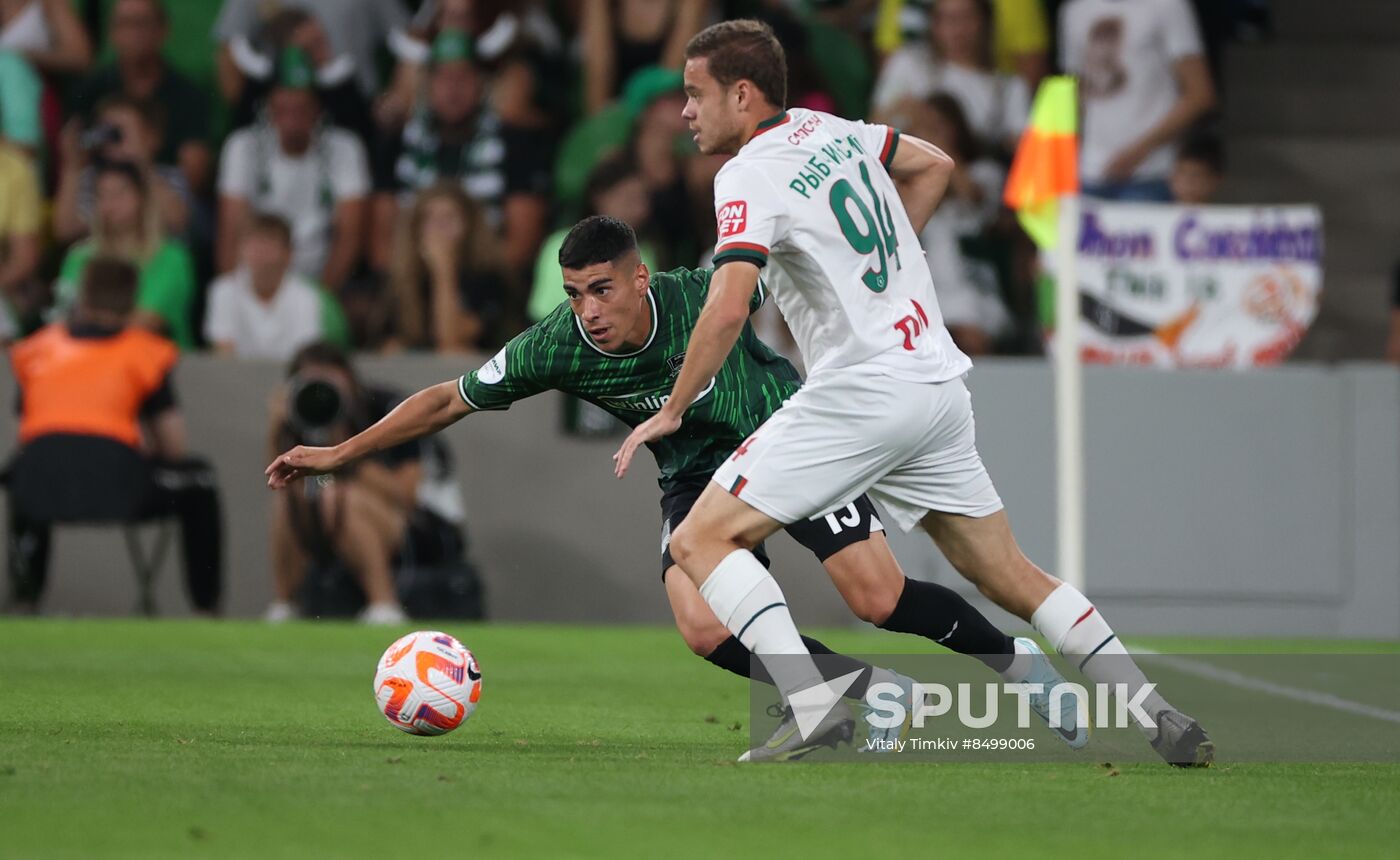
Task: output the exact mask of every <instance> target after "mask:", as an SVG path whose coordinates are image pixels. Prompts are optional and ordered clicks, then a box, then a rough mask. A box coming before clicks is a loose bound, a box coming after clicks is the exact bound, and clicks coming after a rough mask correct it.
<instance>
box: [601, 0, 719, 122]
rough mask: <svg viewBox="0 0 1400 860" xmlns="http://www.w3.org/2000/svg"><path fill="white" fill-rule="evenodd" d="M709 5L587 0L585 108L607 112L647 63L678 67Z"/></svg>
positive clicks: (679, 0) (698, 0) (699, 0)
mask: <svg viewBox="0 0 1400 860" xmlns="http://www.w3.org/2000/svg"><path fill="white" fill-rule="evenodd" d="M706 6H707V4H706V3H705V2H704V0H583V12H582V19H581V21H580V22H579V35H580V36H581V38H582V42H583V92H584V109H585V110H586V111H587V112H588V113H589V114H594V113H597V112H598V111H600V110H602V109H603V108H604V107H606V106H607V104H608V103H609V102H611V101H612V100H613V98H614V97H615V96H616V95H617V94H618V93H619V91H620V90H621V89H622V86H623V84H625V83H626V82H627V81H628V79H629V78H631V77H632V75H633V74H634V73H635V72H637V71H639V70H641V69H644V68H646V67H648V66H658V65H659V66H661V67H663V68H667V69H679V68H680V67H681V66H682V64H683V63H684V62H685V43H686V42H687V41H689V40H690V37H691V36H694V35H695V34H696V33H698V32H699V31H700V26H701V24H703V23H704V16H705V11H706Z"/></svg>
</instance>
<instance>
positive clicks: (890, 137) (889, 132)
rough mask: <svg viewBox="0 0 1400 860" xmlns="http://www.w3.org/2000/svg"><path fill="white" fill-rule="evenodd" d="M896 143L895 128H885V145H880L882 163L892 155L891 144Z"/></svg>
mask: <svg viewBox="0 0 1400 860" xmlns="http://www.w3.org/2000/svg"><path fill="white" fill-rule="evenodd" d="M892 143H894V129H893V128H887V129H885V145H884V146H882V147H880V163H882V164H883V163H884V162H885V161H887V160H888V159H889V157H890V144H892Z"/></svg>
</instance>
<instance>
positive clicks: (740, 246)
mask: <svg viewBox="0 0 1400 860" xmlns="http://www.w3.org/2000/svg"><path fill="white" fill-rule="evenodd" d="M725 251H757V252H758V253H760V254H762V255H763V256H765V257H766V256H768V249H767V248H765V247H763V246H762V245H755V244H754V243H752V242H730V243H729V244H728V245H725V246H724V247H722V248H716V249H715V256H716V257H718V256H719V255H720V254H723V253H724V252H725Z"/></svg>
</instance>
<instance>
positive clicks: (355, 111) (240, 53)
mask: <svg viewBox="0 0 1400 860" xmlns="http://www.w3.org/2000/svg"><path fill="white" fill-rule="evenodd" d="M288 48H295V49H297V50H299V51H301V52H302V54H304V55H305V56H306V58H307V60H308V61H309V62H310V64H311V69H312V72H313V74H312V76H311V88H312V89H314V90H315V91H316V97H317V99H318V100H319V101H320V102H321V109H322V110H323V111H324V112H325V115H326V117H327V119H329V121H330V122H331V124H332V125H336V126H339V127H340V128H343V129H345V130H346V131H353V132H354V133H355V134H357V135H359V137H360V140H361V141H363V142H364V143H365V144H366V145H368V144H369V142H370V140H371V135H372V133H373V127H374V124H373V123H372V122H371V121H370V116H369V111H370V102H369V99H367V98H366V97H365V95H364V93H362V92H361V91H360V85H359V82H358V81H357V80H356V79H355V61H354V59H353V58H352V57H351V56H350V55H349V54H336V53H334V52H333V51H332V49H331V42H330V36H329V35H328V34H327V33H326V29H325V27H324V26H323V25H322V23H321V20H320V19H319V18H317V17H316V16H315V15H313V14H311V13H310V12H307V11H306V10H304V9H296V8H289V9H283V10H282V11H280V12H278V13H277V14H276V15H273V16H272V17H271V18H268V19H267V20H266V21H265V22H264V24H263V26H262V28H261V30H260V32H259V38H258V40H257V41H256V43H255V42H253V41H250V40H248V39H245V38H243V37H242V36H240V37H238V38H236V39H235V40H234V41H233V43H232V46H231V48H230V54H231V59H232V61H233V63H234V64H235V65H236V66H237V67H238V70H239V72H240V73H242V75H243V78H244V81H243V86H242V88H241V93H240V97H239V100H238V102H237V103H235V104H234V106H233V112H232V115H231V117H230V119H231V122H232V123H233V124H234V125H235V126H244V125H249V124H251V123H253V122H254V121H256V120H257V112H258V111H259V110H261V109H262V107H263V103H264V102H265V101H266V100H267V94H268V91H269V90H270V89H271V88H272V85H273V84H274V83H275V82H276V76H277V73H278V71H279V69H280V67H281V65H282V64H283V63H284V62H285V61H284V60H282V55H283V52H284V51H286V50H287V49H288Z"/></svg>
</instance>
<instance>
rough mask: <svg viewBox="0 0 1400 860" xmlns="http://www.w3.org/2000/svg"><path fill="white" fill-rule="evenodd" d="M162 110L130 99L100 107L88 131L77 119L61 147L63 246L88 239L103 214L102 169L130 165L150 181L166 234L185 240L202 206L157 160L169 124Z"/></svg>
mask: <svg viewBox="0 0 1400 860" xmlns="http://www.w3.org/2000/svg"><path fill="white" fill-rule="evenodd" d="M160 113H161V112H160V110H159V109H158V108H157V107H154V106H151V105H149V104H146V103H144V102H141V101H138V100H136V99H133V98H131V97H130V96H125V95H114V96H109V97H107V98H106V99H104V100H103V102H102V104H101V105H99V106H98V108H97V111H96V114H95V117H94V122H93V124H92V125H91V126H88V127H84V126H83V124H82V120H80V119H72V120H69V121H68V124H67V125H66V126H64V129H63V135H62V137H61V138H60V143H61V146H62V149H63V158H62V163H63V172H62V175H61V176H60V178H59V183H58V193H57V195H56V196H55V198H54V210H53V229H54V236H55V238H57V239H58V240H59V241H60V242H62V243H64V244H67V243H69V242H73V241H76V240H78V239H82V238H84V237H86V236H87V235H88V233H89V232H90V231H91V230H92V226H93V220H94V216H95V214H96V209H97V166H98V165H99V164H114V163H120V162H124V163H128V164H133V165H135V166H136V167H137V168H138V169H140V171H141V172H142V173H143V174H144V175H145V176H146V177H147V181H148V182H149V183H150V186H151V191H152V193H153V195H154V199H155V205H156V211H157V212H158V213H159V215H160V222H161V226H162V227H163V228H164V229H165V232H167V233H169V234H171V235H174V236H183V235H185V231H186V229H187V228H188V226H189V222H190V217H191V215H192V214H193V212H194V209H195V206H196V202H195V199H194V195H193V194H192V193H191V192H190V186H189V183H188V182H186V181H185V174H184V173H183V172H182V171H181V170H180V168H179V167H176V166H175V165H173V164H160V163H158V162H157V161H156V155H157V153H159V151H160V146H161V139H162V138H163V137H164V128H165V121H164V118H163V117H162V116H161V115H160Z"/></svg>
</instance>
